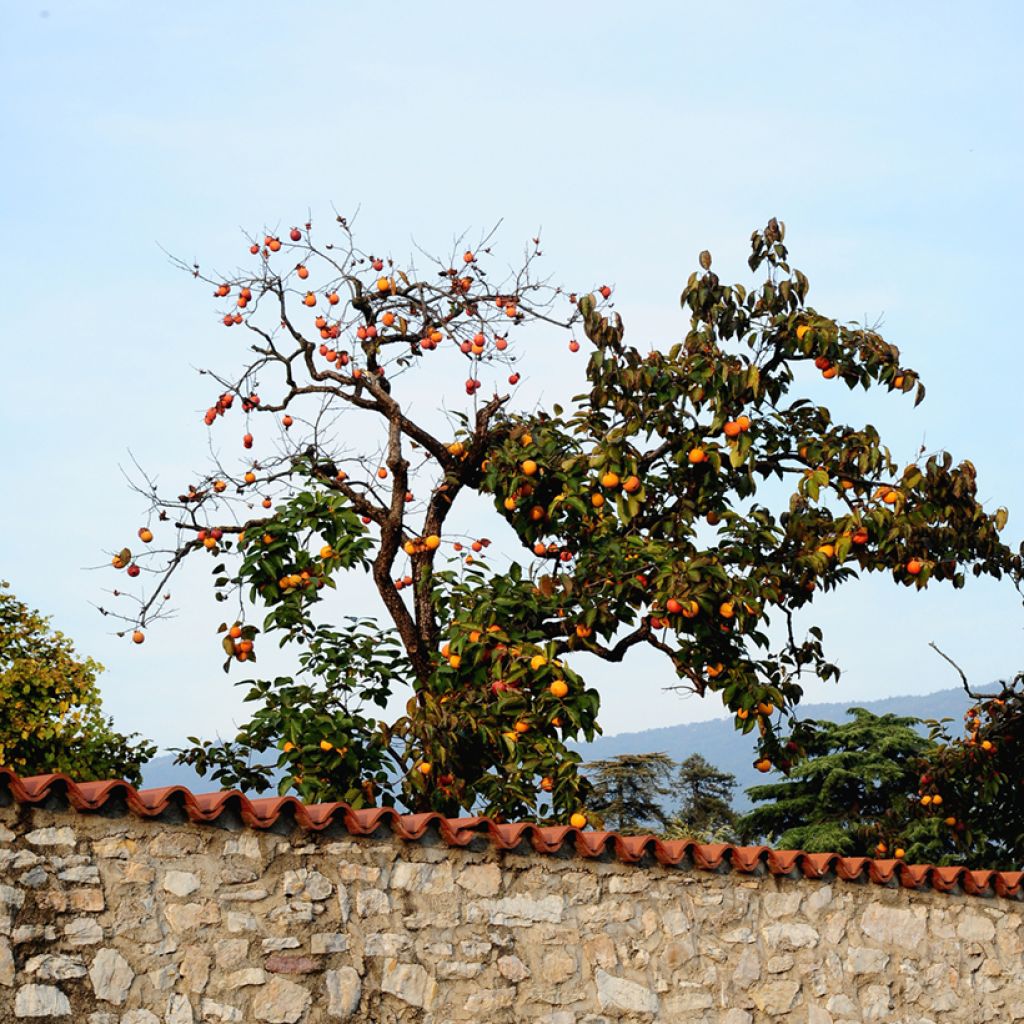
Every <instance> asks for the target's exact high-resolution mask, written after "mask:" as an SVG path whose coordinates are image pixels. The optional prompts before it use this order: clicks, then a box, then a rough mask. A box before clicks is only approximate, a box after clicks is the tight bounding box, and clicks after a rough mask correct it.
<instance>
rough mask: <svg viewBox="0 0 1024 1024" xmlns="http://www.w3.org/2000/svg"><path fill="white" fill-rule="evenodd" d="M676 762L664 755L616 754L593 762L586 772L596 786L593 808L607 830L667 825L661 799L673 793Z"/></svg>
mask: <svg viewBox="0 0 1024 1024" xmlns="http://www.w3.org/2000/svg"><path fill="white" fill-rule="evenodd" d="M675 768H676V762H675V761H673V760H672V758H670V757H669V756H668V755H667V754H664V753H651V754H617V755H616V756H615V757H610V758H606V759H604V760H601V761H591V762H589V763H588V764H586V765H584V766H583V771H584V772H585V773H586V775H587V776H588V777H589V779H590V782H591V784H592V785H593V792H592V796H591V801H590V807H591V809H592V810H593V811H594V812H595V813H596V814H598V815H600V816H601V818H602V819H603V821H604V825H605V827H606V828H609V829H614V830H615V831H617V832H647V831H650V830H651V827H652V825H653V824H658V825H664V824H665V823H666V822H667V821H668V814H667V812H666V810H665V808H664V806H663V805H662V803H661V800H660V799H659V798H661V797H666V796H668V795H669V794H670V793H671V786H670V782H671V779H672V773H673V771H674V770H675Z"/></svg>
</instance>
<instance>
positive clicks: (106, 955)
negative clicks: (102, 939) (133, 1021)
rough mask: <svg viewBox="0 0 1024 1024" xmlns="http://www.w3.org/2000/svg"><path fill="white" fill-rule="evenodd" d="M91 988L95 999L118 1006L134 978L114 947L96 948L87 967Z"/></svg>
mask: <svg viewBox="0 0 1024 1024" xmlns="http://www.w3.org/2000/svg"><path fill="white" fill-rule="evenodd" d="M89 978H90V979H91V981H92V990H93V992H95V993H96V998H97V999H102V1000H103V1001H104V1002H106V1003H113V1004H114V1005H115V1006H120V1005H121V1004H122V1003H123V1002H124V1000H125V997H126V996H127V995H128V989H130V988H131V987H132V982H133V981H134V980H135V972H134V971H133V970H132V969H131V967H130V966H129V965H128V961H127V960H125V958H124V957H123V956H121V954H120V953H118V951H117V950H116V949H108V948H104V949H101V950H98V951H97V953H96V956H95V958H94V959H93V962H92V966H91V967H90V968H89Z"/></svg>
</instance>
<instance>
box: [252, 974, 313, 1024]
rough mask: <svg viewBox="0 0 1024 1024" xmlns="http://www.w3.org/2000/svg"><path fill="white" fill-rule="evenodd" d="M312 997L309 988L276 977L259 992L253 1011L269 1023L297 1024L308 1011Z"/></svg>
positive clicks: (260, 1018) (254, 1001)
mask: <svg viewBox="0 0 1024 1024" xmlns="http://www.w3.org/2000/svg"><path fill="white" fill-rule="evenodd" d="M310 999H311V995H310V992H309V989H307V988H304V987H303V986H302V985H297V984H295V982H294V981H288V980H287V979H286V978H277V977H275V978H274V979H273V980H272V981H271V982H270V983H269V984H268V985H266V986H265V987H264V988H261V989H260V990H259V991H258V992H257V994H256V997H255V999H254V1000H253V1004H252V1012H253V1015H254V1016H255V1017H256V1019H257V1020H265V1021H268V1024H295V1022H296V1021H297V1020H299V1018H300V1017H302V1015H303V1014H304V1013H305V1012H306V1007H307V1006H309V1001H310Z"/></svg>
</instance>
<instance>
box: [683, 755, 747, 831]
mask: <svg viewBox="0 0 1024 1024" xmlns="http://www.w3.org/2000/svg"><path fill="white" fill-rule="evenodd" d="M676 778H677V783H678V786H679V792H680V795H681V798H682V803H681V805H680V807H679V811H678V812H677V814H676V815H675V816H674V817H673V818H672V821H671V822H670V823H669V827H668V829H667V830H666V835H668V836H669V837H670V838H684V837H686V838H694V839H698V840H701V841H704V842H707V841H709V840H717V839H728V838H731V833H732V829H733V827H734V826H735V824H736V812H735V811H734V810H733V809H732V791H733V790H734V789H735V788H736V776H735V775H731V774H729V772H723V771H720V770H719V769H718V768H716V767H715V766H714V765H713V764H711V763H709V762H708V761H706V760H705V759H704V758H703V757H701V755H700V754H691V755H690V756H689V757H688V758H687V759H686V760H685V761H683V763H682V764H681V765H680V766H679V774H678V776H677V777H676Z"/></svg>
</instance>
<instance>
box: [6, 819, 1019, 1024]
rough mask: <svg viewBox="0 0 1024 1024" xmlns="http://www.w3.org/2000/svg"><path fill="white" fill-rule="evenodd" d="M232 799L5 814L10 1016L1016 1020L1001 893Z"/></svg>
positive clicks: (255, 1020)
mask: <svg viewBox="0 0 1024 1024" xmlns="http://www.w3.org/2000/svg"><path fill="white" fill-rule="evenodd" d="M230 817H231V816H230V815H229V814H227V813H225V814H223V815H221V817H220V818H218V820H217V821H216V822H215V823H213V824H208V825H195V824H191V823H190V822H188V821H182V822H174V821H168V820H166V817H165V819H164V820H144V819H140V818H137V817H134V816H131V815H118V814H115V813H113V812H112V811H108V812H107V814H106V815H100V814H81V813H76V812H74V811H69V810H67V809H61V808H60V807H59V806H58V807H56V808H55V809H40V808H32V807H28V806H23V805H10V806H7V807H0V1021H3V1022H7V1021H14V1020H22V1019H25V1018H42V1019H54V1020H67V1021H74V1022H75V1024H78V1022H83V1024H195V1022H197V1021H211V1022H217V1024H219V1022H241V1024H250V1022H252V1024H259V1022H267V1024H299V1022H302V1024H319V1022H323V1024H331V1022H335V1021H350V1022H357V1021H374V1022H382V1024H386V1022H413V1021H416V1022H430V1024H444V1022H456V1021H475V1022H486V1024H503V1022H508V1021H515V1022H519V1021H529V1022H538V1024H603V1022H609V1024H611V1022H619V1021H637V1022H673V1024H674V1022H707V1024H753V1022H760V1021H771V1022H783V1021H785V1022H787V1024H789V1022H795V1024H830V1022H831V1024H839V1022H853V1021H885V1022H887V1024H929V1022H933V1024H952V1022H961V1021H963V1022H967V1021H970V1022H972V1024H975V1022H979V1021H999V1022H1010V1021H1016V1020H1024V955H1022V950H1024V903H1021V902H1019V901H1016V900H1008V899H1000V898H981V897H977V896H966V895H961V894H953V895H945V894H942V893H936V892H930V891H925V892H918V891H911V890H907V889H902V888H886V887H883V886H879V885H874V884H870V883H865V884H856V883H851V882H842V881H838V880H834V879H826V880H823V881H813V880H804V879H789V878H781V879H780V878H777V877H774V876H772V875H742V874H739V873H731V874H717V873H714V872H708V871H697V870H693V869H686V868H666V867H661V866H659V865H657V864H653V865H649V864H644V865H640V866H631V865H624V864H621V863H619V862H618V861H615V860H613V859H601V860H587V859H583V858H580V857H577V856H575V855H574V854H573V853H572V852H567V853H562V854H559V855H554V856H552V855H543V854H538V853H535V852H533V850H532V849H531V848H529V847H527V848H525V849H521V850H516V851H514V852H502V851H498V850H496V849H494V848H493V847H492V846H491V844H490V843H489V842H488V841H487V840H486V838H481V839H480V840H479V841H474V844H473V845H471V846H470V847H468V848H466V849H456V848H452V847H449V846H447V845H445V844H444V843H443V842H442V841H441V840H440V839H439V838H438V837H437V836H436V835H434V834H433V833H428V834H427V835H426V836H425V837H424V838H423V839H422V840H421V841H419V842H405V841H403V840H400V839H397V838H394V837H393V836H392V835H391V834H390V833H384V834H381V833H378V834H376V835H374V836H373V837H371V838H363V839H356V838H353V837H351V836H350V835H349V834H348V833H347V832H346V831H345V830H344V829H343V828H341V827H340V826H332V828H331V829H329V830H327V831H326V832H324V833H319V834H316V833H310V832H304V831H301V830H297V829H296V830H288V829H285V828H284V826H283V824H282V825H281V826H280V827H281V830H280V831H270V832H260V831H255V830H252V829H247V828H245V827H243V826H242V825H241V823H240V822H239V821H237V819H236V820H235V821H233V822H232V821H231V820H230ZM279 824H280V823H279Z"/></svg>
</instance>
